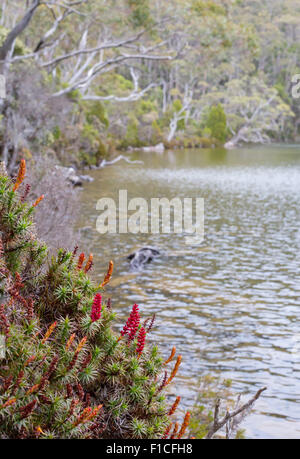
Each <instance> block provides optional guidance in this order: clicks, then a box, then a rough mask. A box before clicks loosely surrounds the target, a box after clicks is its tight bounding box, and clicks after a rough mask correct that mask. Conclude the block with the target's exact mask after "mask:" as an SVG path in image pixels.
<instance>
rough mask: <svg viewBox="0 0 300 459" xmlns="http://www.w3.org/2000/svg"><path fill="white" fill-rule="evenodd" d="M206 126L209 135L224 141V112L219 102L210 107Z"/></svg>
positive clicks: (225, 124) (225, 135)
mask: <svg viewBox="0 0 300 459" xmlns="http://www.w3.org/2000/svg"><path fill="white" fill-rule="evenodd" d="M206 127H207V128H208V129H210V132H211V137H212V138H213V139H216V140H218V141H219V142H221V143H224V142H225V141H226V138H227V120H226V114H225V112H224V109H223V107H222V105H221V104H219V105H215V106H213V107H211V109H210V112H209V114H208V119H207V124H206Z"/></svg>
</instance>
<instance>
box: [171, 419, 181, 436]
mask: <svg viewBox="0 0 300 459" xmlns="http://www.w3.org/2000/svg"><path fill="white" fill-rule="evenodd" d="M178 429H179V424H178V422H175V425H174V429H173V432H172V435H171V436H170V440H173V439H174V438H175V437H176V434H177V432H178Z"/></svg>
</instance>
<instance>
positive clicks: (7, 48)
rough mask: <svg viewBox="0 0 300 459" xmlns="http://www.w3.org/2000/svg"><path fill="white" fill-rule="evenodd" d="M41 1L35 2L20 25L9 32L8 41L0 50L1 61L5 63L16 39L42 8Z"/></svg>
mask: <svg viewBox="0 0 300 459" xmlns="http://www.w3.org/2000/svg"><path fill="white" fill-rule="evenodd" d="M40 4H41V0H34V1H33V3H32V5H31V7H30V8H29V10H27V12H26V13H25V14H24V16H23V18H22V19H21V20H20V21H19V22H18V24H17V25H16V26H15V27H14V28H13V29H12V30H11V31H10V32H9V34H8V35H7V37H6V39H5V40H4V43H3V45H2V46H1V48H0V61H4V60H5V58H6V56H7V55H8V53H9V52H10V50H11V48H12V46H13V43H14V41H15V39H16V38H17V37H18V36H19V35H20V33H22V32H23V30H24V29H26V27H27V26H28V24H29V22H30V20H31V18H32V16H33V15H34V13H35V10H36V9H37V8H38V7H39V6H40Z"/></svg>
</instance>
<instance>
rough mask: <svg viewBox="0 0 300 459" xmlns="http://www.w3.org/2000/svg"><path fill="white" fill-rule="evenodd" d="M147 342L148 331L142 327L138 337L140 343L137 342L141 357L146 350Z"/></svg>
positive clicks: (137, 350)
mask: <svg viewBox="0 0 300 459" xmlns="http://www.w3.org/2000/svg"><path fill="white" fill-rule="evenodd" d="M145 340H146V330H145V329H144V327H141V329H140V331H139V335H138V342H137V348H136V352H137V353H138V354H139V355H141V354H142V352H143V350H144V347H145Z"/></svg>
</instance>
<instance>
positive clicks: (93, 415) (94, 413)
mask: <svg viewBox="0 0 300 459" xmlns="http://www.w3.org/2000/svg"><path fill="white" fill-rule="evenodd" d="M102 407H103V405H98V406H96V407H95V408H94V409H93V411H92V412H91V414H89V415H88V416H87V418H86V421H91V420H92V419H94V418H95V417H96V416H97V414H98V413H99V411H100V410H101V408H102Z"/></svg>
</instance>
